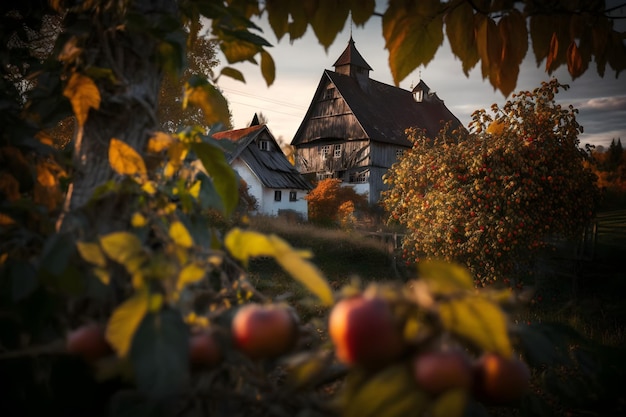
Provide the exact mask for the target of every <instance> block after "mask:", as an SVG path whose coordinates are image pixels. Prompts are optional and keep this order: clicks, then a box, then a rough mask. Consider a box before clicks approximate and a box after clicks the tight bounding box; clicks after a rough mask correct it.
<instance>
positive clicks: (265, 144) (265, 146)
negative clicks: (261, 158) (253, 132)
mask: <svg viewBox="0 0 626 417" xmlns="http://www.w3.org/2000/svg"><path fill="white" fill-rule="evenodd" d="M259 149H260V150H262V151H269V150H270V143H269V142H268V141H266V140H261V141H259Z"/></svg>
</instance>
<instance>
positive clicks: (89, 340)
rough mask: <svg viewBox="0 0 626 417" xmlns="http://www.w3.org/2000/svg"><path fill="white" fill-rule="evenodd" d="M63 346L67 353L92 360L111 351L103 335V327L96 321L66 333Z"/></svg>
mask: <svg viewBox="0 0 626 417" xmlns="http://www.w3.org/2000/svg"><path fill="white" fill-rule="evenodd" d="M65 348H66V351H67V352H68V353H71V354H73V355H78V356H81V357H82V358H83V359H85V360H86V361H87V362H93V361H95V360H97V359H100V358H102V357H104V356H107V355H108V354H110V353H111V352H112V350H111V346H110V345H109V343H108V342H107V340H106V338H105V335H104V327H103V326H102V325H100V324H98V323H89V324H85V325H83V326H81V327H79V328H77V329H75V330H72V331H70V332H69V333H68V334H67V337H66V340H65Z"/></svg>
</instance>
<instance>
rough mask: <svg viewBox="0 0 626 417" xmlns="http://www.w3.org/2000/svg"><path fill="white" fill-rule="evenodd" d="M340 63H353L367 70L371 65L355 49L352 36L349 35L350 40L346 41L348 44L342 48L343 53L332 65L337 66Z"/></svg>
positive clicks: (370, 68)
mask: <svg viewBox="0 0 626 417" xmlns="http://www.w3.org/2000/svg"><path fill="white" fill-rule="evenodd" d="M341 65H354V66H356V67H361V68H365V69H367V70H370V71H371V70H372V67H370V66H369V64H368V63H367V62H365V59H364V58H363V57H362V56H361V54H360V53H359V51H357V50H356V47H355V46H354V40H352V36H350V40H349V41H348V46H347V47H346V49H344V51H343V53H342V54H341V55H340V56H339V58H337V61H335V63H334V64H333V67H335V68H336V67H339V66H341Z"/></svg>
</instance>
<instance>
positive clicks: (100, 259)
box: [76, 241, 107, 268]
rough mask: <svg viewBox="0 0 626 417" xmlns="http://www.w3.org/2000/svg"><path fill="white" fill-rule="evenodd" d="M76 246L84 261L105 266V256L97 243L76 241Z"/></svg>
mask: <svg viewBox="0 0 626 417" xmlns="http://www.w3.org/2000/svg"><path fill="white" fill-rule="evenodd" d="M76 248H77V249H78V253H79V254H80V257H81V258H83V259H84V260H85V261H87V262H89V263H90V264H93V265H96V266H99V267H103V268H104V267H105V266H106V264H107V261H106V258H105V257H104V254H103V253H102V251H101V250H100V245H98V244H97V243H89V242H80V241H78V242H76Z"/></svg>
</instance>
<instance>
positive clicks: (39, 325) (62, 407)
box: [0, 0, 623, 416]
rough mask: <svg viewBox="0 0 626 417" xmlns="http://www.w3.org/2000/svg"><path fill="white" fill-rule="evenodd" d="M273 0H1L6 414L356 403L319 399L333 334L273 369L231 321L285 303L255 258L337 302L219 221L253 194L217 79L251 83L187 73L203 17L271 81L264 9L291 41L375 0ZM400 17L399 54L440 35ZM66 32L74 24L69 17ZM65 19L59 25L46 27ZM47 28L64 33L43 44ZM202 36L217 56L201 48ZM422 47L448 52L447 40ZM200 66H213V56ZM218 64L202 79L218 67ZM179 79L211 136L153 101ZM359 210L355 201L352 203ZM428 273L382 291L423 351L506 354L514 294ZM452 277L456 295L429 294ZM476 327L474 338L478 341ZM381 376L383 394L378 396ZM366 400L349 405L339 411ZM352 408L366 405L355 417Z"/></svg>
mask: <svg viewBox="0 0 626 417" xmlns="http://www.w3.org/2000/svg"><path fill="white" fill-rule="evenodd" d="M441 4H442V5H445V7H448V6H455V7H456V6H460V3H456V2H451V3H441ZM262 5H263V4H262V3H259V2H255V1H251V2H210V1H209V2H207V1H202V0H190V1H182V2H170V1H157V2H153V1H147V0H132V1H125V2H93V1H84V2H75V1H64V0H50V1H49V2H46V1H44V0H25V1H22V2H18V3H15V2H3V3H2V6H0V23H1V26H2V27H3V29H5V30H3V31H2V34H1V35H0V36H1V37H2V40H3V42H2V43H1V44H0V45H2V46H1V47H0V58H2V62H3V66H2V67H1V68H0V87H2V88H1V89H0V91H1V92H2V97H1V100H0V101H1V102H2V110H3V111H2V112H0V123H1V124H2V126H3V130H2V132H1V133H0V158H1V159H2V161H1V162H2V165H1V169H2V172H1V173H0V191H1V193H2V197H4V198H2V199H1V201H0V234H1V237H2V238H1V239H0V289H1V291H0V321H1V324H2V326H0V328H1V329H2V331H1V332H0V350H1V355H0V374H1V375H2V378H0V389H1V390H2V392H3V395H2V398H1V401H0V407H2V409H0V413H1V414H3V415H4V414H9V411H10V412H11V413H14V410H20V411H22V410H23V411H24V414H26V415H42V414H44V413H45V414H47V415H63V416H66V415H104V414H105V413H106V414H107V415H129V414H137V415H207V414H211V415H237V414H245V415H270V414H271V415H277V414H279V415H296V414H299V413H301V412H305V413H307V412H308V414H310V415H329V414H336V413H337V412H341V411H342V410H341V409H339V410H337V409H334V408H332V407H331V405H333V404H332V403H329V402H328V401H323V399H322V398H321V395H320V390H319V389H318V388H320V387H321V388H327V387H328V382H331V383H335V382H336V381H338V380H339V379H340V378H341V377H342V376H343V375H344V370H342V369H340V370H339V372H337V368H338V367H337V366H336V364H335V363H334V360H333V355H332V351H330V350H328V348H327V345H326V346H325V345H323V342H324V340H323V338H324V336H323V335H324V333H323V330H324V329H323V326H320V327H315V326H314V325H309V324H308V323H302V325H301V326H300V327H299V333H300V336H301V337H302V338H301V342H300V343H299V345H298V346H297V349H296V351H295V352H293V355H286V356H284V357H281V358H278V360H275V361H274V360H267V361H254V360H253V359H252V358H249V357H246V356H245V355H244V354H243V353H242V352H241V351H238V350H237V349H236V348H235V346H234V345H233V342H232V340H231V337H230V336H231V330H230V322H231V319H232V317H233V315H234V313H235V311H236V309H237V307H238V306H239V305H241V304H245V303H248V302H250V301H260V302H266V303H273V302H277V301H278V300H273V299H272V298H271V297H268V296H266V295H264V294H261V293H260V292H258V291H257V290H256V289H255V288H254V287H253V286H252V285H250V283H249V281H248V279H247V277H246V274H245V271H244V269H243V267H242V265H240V264H239V263H238V262H237V261H240V262H241V263H242V264H244V265H245V264H247V263H248V261H249V260H250V258H254V257H258V256H260V257H274V258H275V259H276V261H277V262H278V264H280V265H281V266H282V267H284V269H285V270H286V271H287V272H288V273H290V274H291V275H293V277H294V278H295V279H296V280H297V281H298V282H300V283H302V284H303V286H304V287H306V288H309V289H311V290H312V292H313V293H314V294H315V295H317V296H318V298H319V299H321V300H322V301H323V303H322V304H323V305H319V307H318V308H320V309H323V308H326V307H324V306H329V305H331V304H333V303H334V302H335V301H336V299H337V298H338V294H337V293H334V292H332V291H331V290H330V289H329V285H328V284H327V283H326V279H325V277H324V275H323V274H322V273H321V272H320V271H319V270H318V269H317V268H316V267H315V266H314V265H313V264H312V263H311V262H310V261H309V257H310V253H309V252H308V251H300V250H296V249H294V248H292V247H291V246H290V245H289V244H288V243H287V242H286V241H284V240H283V239H281V238H279V237H278V236H275V235H271V234H269V235H264V234H261V233H257V232H254V231H252V230H247V229H232V230H230V231H229V232H228V233H227V234H224V233H222V232H221V231H220V230H218V229H217V225H216V224H215V223H214V222H213V221H212V218H211V217H210V216H209V215H208V213H210V212H212V211H216V210H217V211H219V212H220V213H221V214H222V215H223V216H224V218H228V217H229V216H230V215H231V214H232V213H233V212H234V211H235V210H236V207H237V205H238V192H237V190H238V188H239V185H240V184H239V182H238V181H237V178H236V175H235V173H234V171H233V170H232V169H231V168H230V166H228V164H227V162H226V158H225V156H224V150H223V149H222V148H221V147H220V146H222V145H220V143H219V142H217V141H215V140H213V138H212V137H211V134H212V132H213V129H217V128H218V127H217V126H219V124H220V123H221V124H222V125H227V124H228V120H229V111H228V105H227V102H226V100H225V99H224V97H223V96H222V94H221V93H220V91H219V89H218V88H217V85H216V82H217V80H218V79H219V77H221V76H229V77H233V78H235V79H238V80H241V81H244V77H243V74H242V73H241V72H240V71H238V70H237V69H235V68H234V67H231V66H226V67H225V68H223V69H222V70H221V72H220V73H219V74H217V75H215V74H213V73H211V72H210V71H208V75H209V77H208V79H207V77H201V76H198V74H195V75H194V76H189V78H185V77H186V76H187V75H188V74H187V75H186V74H185V73H184V71H185V69H186V68H187V65H188V62H187V57H188V54H187V50H188V46H189V45H194V42H195V41H197V39H199V38H197V39H196V38H195V36H196V34H197V33H198V28H199V25H200V22H201V21H205V22H207V24H208V33H209V35H208V36H209V39H208V41H207V42H217V45H218V46H219V48H220V51H221V52H222V54H223V55H224V57H225V59H226V61H227V62H228V64H229V65H231V64H235V63H239V62H252V63H255V64H259V67H260V70H261V73H262V75H263V77H264V79H265V81H266V83H267V84H268V85H270V84H272V82H273V81H274V77H275V66H274V62H273V59H272V57H271V55H270V54H269V53H268V48H269V46H270V45H269V43H268V42H267V41H266V40H265V39H264V38H262V37H261V36H259V35H258V34H257V33H258V31H259V28H258V27H257V26H256V25H255V24H254V23H253V22H252V21H251V20H250V19H251V18H252V17H253V16H255V15H261V14H262V13H264V12H267V17H268V19H269V21H270V25H271V26H272V28H273V29H274V31H275V33H277V34H279V38H280V37H281V36H282V35H284V34H285V33H287V31H288V32H289V33H290V35H291V36H292V37H294V38H296V37H299V36H301V35H302V34H304V32H305V31H306V29H307V26H308V25H309V24H310V25H311V26H312V28H313V30H314V32H315V33H316V35H317V36H318V38H319V40H320V42H321V43H322V44H323V45H324V46H328V45H329V44H330V43H331V42H332V41H333V39H334V37H335V36H336V34H337V32H338V31H339V30H340V29H341V27H342V26H343V24H344V22H345V20H346V19H347V17H348V14H349V13H348V12H349V10H351V11H352V18H353V20H354V21H355V22H356V23H357V24H362V23H364V22H365V21H367V20H368V19H369V18H370V16H372V14H373V10H374V2H373V1H367V2H357V1H352V2H349V6H348V3H340V4H338V3H337V2H330V1H321V2H315V3H314V4H313V3H311V4H309V6H310V7H308V8H307V7H302V5H301V4H296V3H293V2H289V5H287V4H286V3H283V2H282V1H272V2H266V4H265V8H262ZM433 5H435V2H431V3H423V8H422V9H420V10H417V11H420V13H421V12H425V14H424V15H428V13H430V12H432V11H433V10H435V9H436V8H431V6H433ZM400 11H402V10H401V8H398V4H397V3H395V2H392V5H391V6H390V7H389V10H388V11H387V12H386V14H385V15H386V17H384V18H383V21H384V26H385V29H384V32H385V33H386V36H387V42H388V47H389V49H390V52H393V62H396V63H397V60H398V56H397V55H398V53H399V52H400V51H401V48H402V47H404V46H403V45H404V42H399V40H401V39H402V38H403V37H404V36H405V35H407V36H408V35H409V34H410V30H412V29H411V28H413V27H415V28H417V29H418V31H419V33H425V32H424V27H423V25H422V24H421V23H423V22H424V21H422V20H420V19H421V16H422V15H421V14H420V13H417V14H416V16H415V17H419V19H418V20H419V21H418V22H409V23H416V24H415V25H406V26H404V29H401V30H398V27H396V26H394V20H395V19H393V16H394V13H399V12H400ZM547 12H550V10H548V11H547ZM436 13H439V10H438V9H437V11H436ZM496 13H497V10H496ZM481 16H482V14H481ZM431 17H432V16H431ZM494 17H495V15H494ZM477 19H479V18H477ZM486 19H492V17H488V18H486ZM431 20H432V21H433V25H432V27H431V28H428V31H430V30H431V29H432V30H433V31H434V32H435V33H436V31H437V30H439V28H438V25H439V24H440V23H441V22H442V21H443V20H442V19H439V18H438V17H437V16H436V18H435V19H431ZM479 20H482V21H483V22H484V21H485V18H480V19H479ZM600 20H601V21H602V22H609V20H607V19H606V18H600ZM59 21H60V22H61V24H60V26H54V24H53V23H54V22H59ZM488 22H491V20H488ZM50 24H52V26H53V27H57V28H59V27H60V28H61V33H57V32H54V31H52V32H49V33H48V32H47V27H48V26H49V25H50ZM390 24H391V25H392V28H391V29H390V27H389V25H390ZM609 26H610V25H609ZM405 30H406V32H405ZM428 31H427V32H426V33H429V32H428ZM390 32H391V33H390ZM503 33H507V32H506V30H503ZM46 34H50V35H51V36H42V35H46ZM574 34H576V33H575V31H574ZM57 35H58V36H57ZM614 35H615V33H614V32H612V31H611V28H610V27H607V28H606V30H605V31H601V34H600V40H599V42H598V44H599V45H600V46H602V45H608V46H607V48H609V47H610V48H611V49H610V50H611V51H612V55H610V56H606V57H605V56H603V55H602V56H598V51H596V56H595V58H596V60H598V62H599V64H602V62H605V63H606V62H608V63H609V64H610V65H612V66H613V68H615V69H616V70H618V69H619V68H620V67H619V65H621V57H622V55H623V54H622V49H620V47H619V46H620V45H616V44H617V43H618V42H617V41H615V40H612V41H611V42H607V43H606V44H605V43H604V42H603V41H604V40H606V39H607V37H609V36H614ZM433 39H435V40H436V39H437V37H433ZM611 39H613V38H611ZM409 41H410V39H409ZM435 43H436V42H435ZM407 44H408V45H409V46H410V42H408V41H407ZM554 44H555V45H556V44H558V42H556V41H555V42H554ZM198 45H200V46H202V47H206V48H209V44H207V43H205V42H204V40H201V41H198ZM211 45H212V43H211ZM405 46H406V45H405ZM418 46H419V45H418ZM596 46H597V45H596ZM598 48H600V47H599V46H598ZM434 49H435V50H436V48H434ZM561 49H562V48H561ZM600 49H601V50H602V51H603V50H604V49H602V48H600ZM426 50H427V52H432V50H433V48H432V45H431V48H427V49H426ZM613 51H614V52H613ZM489 52H493V50H491V49H489ZM496 52H497V51H496ZM552 52H556V46H554V48H553V49H552ZM570 55H572V56H574V54H570ZM516 56H518V55H516ZM197 58H201V60H202V59H206V60H207V61H206V62H204V64H203V65H207V66H209V67H210V66H211V65H212V62H213V61H212V55H206V56H200V57H197ZM557 58H558V56H557ZM605 58H606V59H605ZM403 59H404V58H403ZM589 59H591V56H590V57H589ZM603 60H604V61H603ZM426 62H428V61H426ZM464 62H465V60H464ZM483 62H484V58H483ZM550 62H551V63H555V64H556V63H557V62H558V59H557V61H554V60H552V61H550ZM408 64H409V67H410V65H418V63H417V62H413V61H408ZM394 65H395V64H394ZM551 65H552V64H551ZM603 65H604V64H602V71H601V72H602V73H603V72H604V66H603ZM392 67H393V65H392ZM490 68H491V67H490ZM599 68H600V67H599ZM204 69H205V70H206V67H204ZM205 70H201V71H200V72H202V73H204V74H205V75H207V72H206V71H205ZM401 70H402V71H400V70H399V69H398V68H395V67H394V74H395V77H396V78H398V77H401V76H403V74H402V72H403V71H405V70H407V67H403V68H402V69H401ZM164 73H167V74H169V76H173V77H176V76H180V75H181V74H183V78H184V79H185V86H184V92H183V96H182V97H181V99H180V103H181V107H182V109H183V110H185V109H189V108H191V107H193V108H198V109H200V110H201V111H202V115H203V117H204V120H203V123H202V124H203V126H204V127H200V126H197V125H196V126H187V127H182V128H180V129H178V126H177V130H176V133H175V134H174V133H169V132H165V131H161V129H160V128H159V117H158V115H157V111H156V107H157V103H158V94H159V87H160V85H161V81H162V76H163V74H164ZM68 117H74V118H75V123H76V126H75V129H74V136H73V138H72V141H71V143H70V144H69V146H67V147H66V149H67V151H68V152H70V151H71V152H72V153H73V159H72V163H69V161H68V160H67V159H65V156H64V155H63V154H62V153H60V152H58V151H57V149H55V147H54V146H52V145H53V144H54V140H53V139H52V138H51V137H50V134H51V133H50V132H52V130H50V129H53V128H55V127H58V122H59V121H62V120H65V121H67V118H68ZM64 195H65V201H64V204H63V205H61V204H60V203H61V201H62V198H63V196H64ZM345 210H346V211H350V210H351V208H350V207H349V204H347V205H346V207H345ZM461 271H462V270H461ZM431 272H432V274H433V275H432V276H431V278H432V277H435V278H433V279H428V277H426V276H425V277H424V280H423V282H426V284H427V285H428V287H424V286H423V285H420V284H416V285H417V287H411V286H410V285H409V286H407V287H400V286H397V285H394V284H391V285H389V286H379V287H372V288H373V289H372V291H377V292H378V291H380V292H381V294H383V293H384V294H387V295H385V298H386V299H388V300H389V302H390V303H392V304H393V305H394V306H395V307H398V309H396V310H394V311H395V314H396V316H397V317H398V319H399V320H400V321H401V322H404V323H405V324H406V329H407V334H406V338H407V340H408V341H410V342H411V343H413V344H414V345H415V348H416V349H421V348H427V347H428V348H432V347H433V346H431V345H430V344H429V343H428V342H431V341H435V340H436V341H441V340H445V339H448V338H450V337H452V338H453V339H454V340H457V339H458V342H459V343H463V344H466V345H467V346H468V347H469V348H471V349H473V350H474V352H476V353H478V352H480V351H485V350H495V351H498V352H500V353H501V354H502V355H505V356H506V355H510V348H511V346H512V345H511V342H512V341H511V339H510V336H509V329H508V320H507V317H506V315H505V314H504V311H503V310H502V309H501V308H500V299H499V298H497V297H496V298H493V297H494V295H495V296H497V294H496V293H494V292H491V291H488V292H484V293H481V294H477V293H475V292H474V290H473V288H471V278H469V275H468V274H467V273H466V272H463V271H462V272H458V270H457V269H447V268H446V267H445V266H440V267H439V268H435V269H434V270H431ZM437 277H441V279H442V280H443V281H444V282H446V280H447V282H448V284H450V285H449V286H447V287H445V288H443V289H442V288H441V287H437V286H433V287H430V286H429V285H431V284H433V283H434V282H435V281H437ZM455 277H456V278H455ZM355 291H359V289H357V288H354V287H352V288H350V287H347V288H344V289H343V290H342V294H348V293H350V292H352V293H354V292H355ZM310 303H311V304H314V305H315V303H316V301H310ZM457 316H459V317H458V320H457ZM90 322H97V323H99V324H102V325H105V327H106V340H107V341H108V343H109V344H110V345H111V347H112V348H113V350H114V352H115V354H114V355H110V356H104V357H99V358H97V359H94V361H93V362H89V363H86V362H84V361H83V360H82V359H81V358H79V357H74V356H73V355H71V354H70V353H71V352H68V351H67V349H66V345H65V343H66V333H67V332H68V331H69V330H72V329H74V328H80V326H82V325H84V324H85V323H90ZM416 324H417V326H416ZM468 326H470V327H474V328H477V329H478V330H477V331H476V332H468V330H467V328H466V327H468ZM206 330H210V331H211V332H212V334H213V333H214V334H215V335H216V336H215V337H216V343H217V346H219V349H221V350H222V351H223V352H222V353H224V355H223V356H224V359H223V361H222V362H220V363H219V364H217V365H216V367H215V368H210V369H207V368H202V367H201V368H194V367H190V365H191V364H190V363H189V361H190V352H189V350H190V343H191V342H190V336H191V334H192V333H195V332H198V331H206ZM422 335H425V336H426V339H425V340H422V339H421V337H422ZM393 369H397V368H393ZM355 372H356V374H357V375H358V374H359V372H358V370H355ZM390 373H391V379H392V380H395V381H392V382H395V384H390V386H391V387H395V388H398V387H400V388H399V389H400V390H402V389H404V388H406V386H403V385H404V383H407V384H408V383H409V381H407V380H406V379H398V378H396V376H397V375H395V373H394V372H393V370H392V371H391V372H390ZM353 375H354V373H353ZM404 375H406V372H405V373H404ZM285 377H286V378H287V379H285ZM285 381H287V382H288V383H287V382H285ZM361 381H364V380H363V379H361ZM376 381H380V380H379V379H378V378H374V383H373V384H368V386H370V387H374V388H379V387H380V385H378V384H377V383H376ZM385 381H387V378H385ZM294 387H295V388H294ZM375 391H376V392H377V391H378V389H376V390H375ZM369 392H370V391H366V392H365V393H364V394H367V393H369ZM348 395H350V394H349V393H348ZM451 395H452V397H453V398H457V399H458V398H461V400H462V399H463V398H464V396H458V397H457V396H456V394H455V393H452V394H451ZM446 398H450V397H446ZM373 399H375V398H373ZM381 399H382V400H383V401H384V400H385V397H379V398H378V399H377V400H378V401H379V403H380V400H381ZM375 400H376V399H375ZM424 401H426V400H424ZM458 403H459V404H461V406H459V407H456V408H455V410H456V412H458V413H460V412H461V411H462V410H463V408H464V407H463V406H464V405H465V403H462V402H458ZM350 404H356V406H357V407H358V404H359V403H356V402H350ZM434 404H435V406H433V407H434V408H433V409H432V410H431V411H432V412H433V413H435V414H437V410H442V409H444V410H445V407H444V406H441V405H440V404H443V402H442V401H439V400H437V401H435V403H434ZM421 405H426V403H425V402H424V403H422V404H421ZM351 407H353V406H351V405H347V406H346V405H345V404H344V406H343V410H344V411H346V412H348V411H349V410H348V409H349V408H351ZM352 411H353V412H356V413H357V414H363V413H361V411H360V410H359V409H358V408H357V409H354V408H352ZM448 415H450V413H448Z"/></svg>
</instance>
